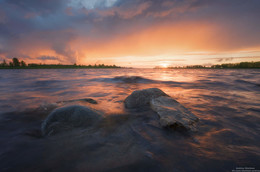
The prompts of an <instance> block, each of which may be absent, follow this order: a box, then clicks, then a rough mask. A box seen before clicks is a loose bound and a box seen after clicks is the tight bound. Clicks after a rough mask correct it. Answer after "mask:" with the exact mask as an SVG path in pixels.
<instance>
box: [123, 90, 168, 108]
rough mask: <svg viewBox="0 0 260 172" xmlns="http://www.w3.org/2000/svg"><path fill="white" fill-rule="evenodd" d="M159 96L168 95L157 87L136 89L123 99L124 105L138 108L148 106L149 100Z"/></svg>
mask: <svg viewBox="0 0 260 172" xmlns="http://www.w3.org/2000/svg"><path fill="white" fill-rule="evenodd" d="M160 96H168V95H167V94H165V93H164V92H163V91H162V90H160V89H158V88H149V89H143V90H137V91H134V92H132V94H131V95H129V96H128V97H127V98H126V99H125V101H124V102H125V107H126V108H140V107H143V106H149V105H150V101H151V100H152V99H154V98H157V97H160Z"/></svg>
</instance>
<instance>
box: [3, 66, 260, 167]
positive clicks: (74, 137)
mask: <svg viewBox="0 0 260 172" xmlns="http://www.w3.org/2000/svg"><path fill="white" fill-rule="evenodd" d="M0 81H1V82H0V93H1V96H0V110H1V114H0V128H1V131H0V162H1V163H0V169H1V170H0V171H110V170H111V171H138V170H139V171H143V170H145V171H232V170H234V169H236V167H253V168H255V169H258V170H260V165H259V162H260V70H242V69H241V70H213V69H209V70H207V69H201V70H199V69H189V70H188V69H179V70H158V69H157V70H156V69H87V70H86V69H62V70H61V69H60V70H54V69H53V70H0ZM151 87H157V88H160V89H161V90H163V91H164V92H165V93H167V94H168V95H170V96H171V97H173V98H174V99H176V100H177V101H179V102H180V103H181V104H183V105H184V106H185V107H187V108H188V109H189V110H190V111H191V112H193V113H194V114H195V115H196V116H198V117H199V118H200V122H199V126H200V127H199V130H198V132H196V133H181V132H176V131H168V130H164V129H161V128H160V126H159V125H158V123H157V117H156V114H155V113H154V112H152V111H151V110H146V111H128V110H126V109H125V108H124V105H123V101H124V99H125V98H126V97H127V96H128V95H129V94H131V92H133V91H134V90H138V89H144V88H151ZM82 98H92V99H94V100H96V101H97V102H98V104H97V105H90V104H88V103H86V102H80V101H79V102H72V103H70V104H81V105H86V106H91V107H92V108H95V109H97V110H99V111H101V112H103V113H104V114H105V116H106V121H105V122H104V124H102V126H100V128H99V129H96V130H95V131H91V132H90V131H88V130H83V129H78V130H77V129H75V131H72V132H69V133H66V134H61V135H57V136H53V137H49V138H42V137H40V134H39V132H40V131H39V129H40V125H41V122H42V120H43V119H44V118H45V117H46V116H47V115H48V113H49V112H50V111H51V110H52V109H53V107H52V105H53V103H56V102H65V101H68V100H76V99H82ZM63 105H64V104H63ZM60 106H62V105H60ZM90 133H91V134H90Z"/></svg>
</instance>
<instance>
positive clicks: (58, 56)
mask: <svg viewBox="0 0 260 172" xmlns="http://www.w3.org/2000/svg"><path fill="white" fill-rule="evenodd" d="M259 9H260V0H0V60H1V61H2V60H4V59H5V60H7V61H9V60H11V59H12V58H13V57H18V58H19V59H23V60H24V61H26V62H27V63H46V64H57V63H62V64H74V63H77V64H85V65H86V64H103V63H104V64H107V65H112V64H115V65H118V66H125V67H155V66H164V67H167V66H185V65H198V64H200V65H212V64H220V63H237V62H242V61H260V10H259Z"/></svg>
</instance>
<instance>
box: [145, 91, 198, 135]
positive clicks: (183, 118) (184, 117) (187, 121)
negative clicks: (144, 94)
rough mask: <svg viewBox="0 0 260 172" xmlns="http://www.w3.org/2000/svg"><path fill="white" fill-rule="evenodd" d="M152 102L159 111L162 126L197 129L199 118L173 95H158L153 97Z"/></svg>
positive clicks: (153, 107)
mask: <svg viewBox="0 0 260 172" xmlns="http://www.w3.org/2000/svg"><path fill="white" fill-rule="evenodd" d="M150 104H151V108H152V109H153V110H154V111H156V112H157V113H158V115H159V117H160V124H161V126H163V127H173V128H184V129H187V130H192V131H196V125H195V124H196V122H198V120H199V118H197V117H196V116H195V115H193V114H192V113H191V112H190V111H189V110H188V109H186V108H185V107H184V106H182V105H181V104H180V103H179V102H177V101H176V100H174V99H172V98H171V97H166V96H161V97H157V98H154V99H152V100H151V102H150Z"/></svg>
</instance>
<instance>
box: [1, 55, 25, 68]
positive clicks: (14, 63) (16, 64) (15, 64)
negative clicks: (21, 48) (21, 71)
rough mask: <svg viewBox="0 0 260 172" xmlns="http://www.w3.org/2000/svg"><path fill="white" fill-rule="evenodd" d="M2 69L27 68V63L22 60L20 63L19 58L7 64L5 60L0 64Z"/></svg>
mask: <svg viewBox="0 0 260 172" xmlns="http://www.w3.org/2000/svg"><path fill="white" fill-rule="evenodd" d="M0 66H1V67H26V66H27V65H26V63H25V62H24V61H23V60H22V61H19V59H18V58H16V57H14V58H13V59H12V61H10V62H9V63H7V62H6V61H5V60H3V62H2V63H1V64H0Z"/></svg>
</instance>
